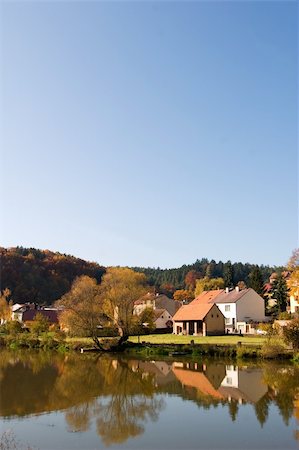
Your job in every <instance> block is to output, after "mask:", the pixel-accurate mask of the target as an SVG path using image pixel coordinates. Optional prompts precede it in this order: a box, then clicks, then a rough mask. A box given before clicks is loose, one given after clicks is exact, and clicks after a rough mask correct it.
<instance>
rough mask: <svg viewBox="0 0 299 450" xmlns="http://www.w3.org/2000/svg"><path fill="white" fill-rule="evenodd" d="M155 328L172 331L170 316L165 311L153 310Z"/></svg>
mask: <svg viewBox="0 0 299 450" xmlns="http://www.w3.org/2000/svg"><path fill="white" fill-rule="evenodd" d="M154 315H155V321H154V322H155V325H156V328H157V329H159V328H171V329H172V315H171V314H169V312H168V311H167V309H154Z"/></svg>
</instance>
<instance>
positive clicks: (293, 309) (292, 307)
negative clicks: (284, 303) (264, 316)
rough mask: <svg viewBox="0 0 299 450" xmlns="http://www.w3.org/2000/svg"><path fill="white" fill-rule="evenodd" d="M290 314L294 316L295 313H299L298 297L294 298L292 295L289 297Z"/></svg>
mask: <svg viewBox="0 0 299 450" xmlns="http://www.w3.org/2000/svg"><path fill="white" fill-rule="evenodd" d="M296 308H297V309H296ZM290 312H291V313H292V314H294V313H295V312H299V299H298V297H297V298H295V296H294V295H291V296H290Z"/></svg>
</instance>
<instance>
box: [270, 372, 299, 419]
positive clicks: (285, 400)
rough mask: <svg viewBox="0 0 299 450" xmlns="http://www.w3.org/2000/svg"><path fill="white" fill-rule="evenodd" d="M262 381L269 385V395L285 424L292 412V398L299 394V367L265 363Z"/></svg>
mask: <svg viewBox="0 0 299 450" xmlns="http://www.w3.org/2000/svg"><path fill="white" fill-rule="evenodd" d="M263 370H264V372H263V373H264V381H265V382H266V383H267V384H268V386H269V396H270V398H271V400H272V401H273V402H274V403H275V404H276V405H277V407H278V409H279V412H280V415H281V416H282V418H283V420H284V422H285V424H286V425H288V423H289V420H290V418H291V417H292V416H293V412H294V400H295V398H296V396H298V394H299V367H298V366H282V367H280V366H278V367H276V370H273V366H271V365H265V366H264V368H263Z"/></svg>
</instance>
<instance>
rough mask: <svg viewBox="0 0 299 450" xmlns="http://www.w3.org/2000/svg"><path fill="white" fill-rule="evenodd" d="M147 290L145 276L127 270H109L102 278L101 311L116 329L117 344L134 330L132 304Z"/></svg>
mask: <svg viewBox="0 0 299 450" xmlns="http://www.w3.org/2000/svg"><path fill="white" fill-rule="evenodd" d="M147 290H148V289H147V287H146V277H145V275H144V274H143V273H138V272H134V271H133V270H131V269H128V268H116V267H115V268H110V269H108V270H107V272H106V274H105V275H104V276H103V279H102V284H101V296H102V298H103V301H104V303H103V311H104V313H105V314H106V316H107V317H108V318H109V320H110V321H111V322H112V323H113V324H114V325H115V326H116V327H117V329H118V332H119V336H120V341H119V344H121V343H123V342H124V341H126V340H127V339H128V337H129V335H130V333H131V331H132V330H133V329H134V317H133V309H134V302H135V301H136V300H137V299H138V298H140V297H141V296H142V295H144V294H145V293H146V292H147Z"/></svg>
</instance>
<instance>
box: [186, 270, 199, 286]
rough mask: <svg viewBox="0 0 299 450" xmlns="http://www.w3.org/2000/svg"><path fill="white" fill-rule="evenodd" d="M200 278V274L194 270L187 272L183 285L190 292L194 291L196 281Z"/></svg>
mask: <svg viewBox="0 0 299 450" xmlns="http://www.w3.org/2000/svg"><path fill="white" fill-rule="evenodd" d="M199 278H202V274H201V273H200V272H198V271H196V270H189V272H187V274H186V276H185V285H186V287H187V289H188V290H190V291H192V290H194V289H195V285H196V280H198V279H199Z"/></svg>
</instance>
